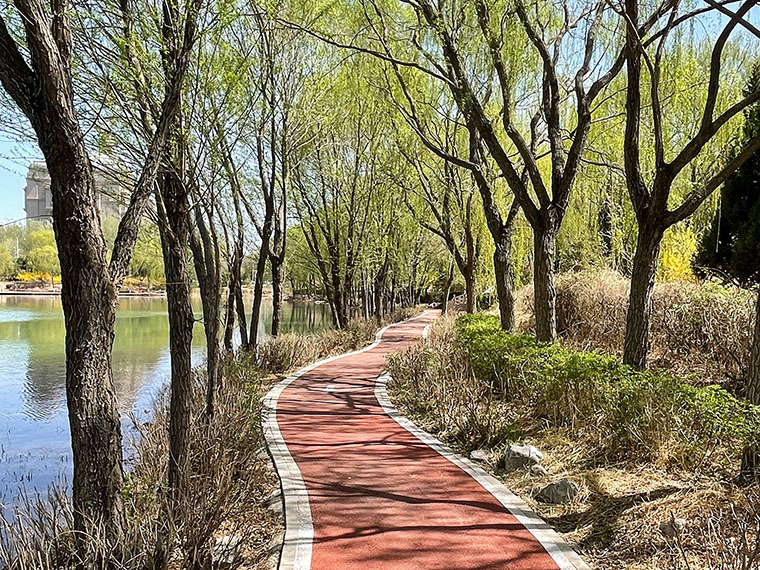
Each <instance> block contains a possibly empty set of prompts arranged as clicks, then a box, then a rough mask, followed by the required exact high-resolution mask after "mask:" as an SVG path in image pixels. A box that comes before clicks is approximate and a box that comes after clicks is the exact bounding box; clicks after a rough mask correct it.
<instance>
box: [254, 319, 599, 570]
mask: <svg viewBox="0 0 760 570" xmlns="http://www.w3.org/2000/svg"><path fill="white" fill-rule="evenodd" d="M436 315H437V312H432V311H427V312H425V313H424V314H423V315H421V316H420V317H418V318H416V319H412V320H409V321H405V322H403V323H399V324H396V325H393V326H391V327H389V328H388V329H386V330H385V331H384V333H382V339H381V340H380V341H379V342H376V343H375V344H374V345H372V346H371V347H369V349H365V350H364V351H360V352H358V353H351V354H348V355H344V356H342V357H338V358H335V359H328V360H327V361H323V362H322V363H318V364H317V365H316V366H314V367H310V368H309V369H305V371H302V372H301V373H297V374H296V375H294V376H291V377H289V378H287V379H285V380H284V381H283V382H282V383H280V385H278V386H277V387H276V388H275V389H273V390H272V392H270V394H269V395H268V396H267V399H266V402H265V403H266V404H267V406H269V407H270V408H273V409H274V410H276V412H275V413H274V414H271V413H270V414H269V416H268V418H267V420H266V424H265V431H266V434H267V441H268V443H269V446H270V450H271V452H272V455H273V457H274V459H275V464H276V467H277V470H278V472H279V474H280V476H281V479H282V485H283V492H284V497H285V517H286V534H285V543H284V545H283V551H282V553H281V559H280V569H281V570H284V569H288V570H289V569H307V568H312V569H315V570H328V569H330V570H332V569H346V570H353V569H371V568H383V569H385V568H388V569H391V568H392V569H409V570H422V569H433V568H435V569H496V568H508V569H510V570H545V569H547V570H548V569H556V568H567V569H570V568H586V566H585V564H583V562H582V561H581V559H580V558H579V557H578V556H577V555H576V554H575V553H574V552H572V551H571V550H570V549H569V548H568V547H567V546H566V545H565V544H564V543H563V542H562V541H561V539H560V538H559V537H558V536H557V535H556V534H555V533H554V532H553V531H551V529H549V528H548V527H547V526H546V525H545V524H544V523H543V522H542V521H541V520H540V519H538V518H537V517H536V516H535V515H534V514H532V513H530V512H529V511H528V510H527V507H526V506H525V505H524V503H522V502H521V501H520V500H519V499H517V498H516V497H515V496H514V495H512V494H511V493H509V491H507V490H506V489H505V488H503V487H502V486H501V485H500V484H499V483H498V482H497V481H496V480H495V479H493V478H492V477H490V476H488V475H487V474H485V472H483V471H482V470H481V469H479V468H477V467H474V466H473V465H472V464H471V463H469V462H468V461H466V460H464V461H463V460H462V459H461V458H459V457H457V456H454V455H453V454H452V453H451V452H450V451H449V450H447V449H446V448H444V447H443V446H442V444H440V443H439V442H437V441H436V440H434V439H433V438H432V437H430V436H429V435H427V434H425V433H424V432H421V431H419V430H417V429H416V428H414V426H413V425H412V424H410V423H409V422H408V421H407V420H404V419H403V418H400V416H398V415H397V413H396V412H395V409H393V408H392V406H391V404H390V403H389V402H388V401H387V399H386V398H385V396H384V394H385V391H384V388H383V387H380V389H377V390H376V388H377V387H378V386H377V382H378V376H379V375H380V374H381V373H382V371H383V368H384V367H385V361H386V357H387V356H388V355H389V354H390V353H393V352H396V351H399V350H402V349H404V348H406V347H408V346H410V345H412V344H413V343H414V342H416V341H417V340H418V339H419V338H420V337H421V335H422V332H423V329H424V328H425V327H426V326H427V325H429V324H430V323H431V322H432V321H433V320H434V319H435V316H436ZM378 397H379V398H380V401H379V400H378ZM410 430H412V431H414V432H415V433H412V431H410ZM489 489H490V490H489ZM508 507H509V508H508ZM513 513H514V514H513ZM549 552H551V553H552V554H549Z"/></svg>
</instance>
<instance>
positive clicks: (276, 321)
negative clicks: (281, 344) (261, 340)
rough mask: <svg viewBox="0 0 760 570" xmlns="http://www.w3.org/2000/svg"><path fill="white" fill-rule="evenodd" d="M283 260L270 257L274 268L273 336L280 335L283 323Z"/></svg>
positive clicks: (270, 262)
mask: <svg viewBox="0 0 760 570" xmlns="http://www.w3.org/2000/svg"><path fill="white" fill-rule="evenodd" d="M283 261H284V260H283V259H280V258H279V257H276V256H270V258H269V264H270V265H271V267H272V336H277V335H279V334H280V328H281V321H282V277H283V276H282V266H283Z"/></svg>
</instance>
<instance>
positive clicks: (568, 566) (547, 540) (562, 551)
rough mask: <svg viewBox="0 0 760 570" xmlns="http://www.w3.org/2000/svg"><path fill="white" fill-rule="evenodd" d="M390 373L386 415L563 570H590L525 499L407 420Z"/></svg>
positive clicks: (380, 396) (384, 377) (382, 395)
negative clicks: (495, 504)
mask: <svg viewBox="0 0 760 570" xmlns="http://www.w3.org/2000/svg"><path fill="white" fill-rule="evenodd" d="M430 327H431V325H428V326H427V327H425V329H424V330H423V331H422V338H423V339H425V338H427V336H428V335H429V333H430ZM390 377H391V376H390V374H389V373H388V372H383V373H382V374H381V375H380V376H379V377H378V378H377V383H376V384H375V397H376V398H377V401H378V402H379V403H380V406H381V407H382V408H383V410H384V411H385V413H386V414H388V415H389V416H390V417H391V418H393V419H394V420H395V421H396V423H398V424H399V425H400V426H401V427H402V428H404V429H405V430H406V431H408V432H409V433H411V434H412V435H414V436H415V437H416V438H417V439H419V440H420V441H421V442H422V443H424V444H425V445H427V446H429V447H431V448H432V449H433V450H435V451H436V452H437V453H438V454H440V455H441V456H443V457H445V458H446V459H448V460H449V461H451V462H452V463H453V464H454V465H456V466H457V467H459V468H460V469H462V470H463V471H464V472H465V473H467V474H468V475H470V477H472V478H473V479H475V481H477V482H478V483H480V485H481V486H482V487H483V488H484V489H485V490H486V491H488V492H489V493H491V495H493V496H494V497H495V498H496V500H498V501H499V502H500V503H501V504H502V505H504V507H505V508H506V509H507V510H508V511H509V512H510V513H512V515H513V516H514V517H515V518H516V519H517V520H518V521H519V522H520V523H521V524H522V525H523V526H524V527H525V528H526V529H528V531H529V532H530V533H531V534H532V535H533V536H534V537H535V538H536V540H537V541H538V542H539V543H541V545H542V546H543V547H544V549H545V550H546V552H547V553H548V554H549V556H551V557H552V559H553V560H554V562H556V563H557V566H559V567H560V568H561V569H562V570H590V566H589V565H588V564H586V562H585V561H584V560H583V559H582V558H581V557H580V555H579V554H578V553H577V552H575V551H574V550H573V549H572V548H571V547H570V545H568V544H567V543H566V542H565V541H564V540H563V539H562V537H561V536H559V535H558V534H557V533H556V532H555V531H554V529H552V528H551V527H550V526H549V525H548V524H546V522H544V520H543V519H541V518H540V517H539V516H538V515H537V514H536V513H535V512H534V511H533V510H532V509H531V508H530V507H529V506H528V505H527V504H526V503H525V502H524V501H523V500H522V499H520V498H519V497H518V496H517V495H515V494H514V493H512V492H511V491H510V490H509V489H508V488H507V487H506V486H505V485H504V484H503V483H502V482H501V481H499V480H498V479H496V477H494V476H493V475H491V474H490V473H488V472H486V471H485V470H484V469H483V468H481V467H479V466H477V465H475V464H474V463H472V462H471V461H470V460H469V459H466V458H464V457H462V456H461V455H459V454H457V453H455V452H454V451H453V450H452V449H451V448H449V447H448V446H447V445H445V444H443V443H442V442H441V441H439V440H438V439H436V438H435V437H433V436H432V435H431V434H429V433H428V432H426V431H425V430H423V429H420V428H419V427H417V426H416V425H415V424H414V423H412V421H411V420H409V419H407V418H405V417H404V416H402V415H401V413H400V412H399V411H398V409H397V408H396V406H394V405H393V402H391V400H390V398H389V396H388V389H387V385H388V379H389V378H390Z"/></svg>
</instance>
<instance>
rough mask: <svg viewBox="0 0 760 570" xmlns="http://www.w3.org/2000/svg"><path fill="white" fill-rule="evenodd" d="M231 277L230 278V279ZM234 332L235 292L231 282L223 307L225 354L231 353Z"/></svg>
mask: <svg viewBox="0 0 760 570" xmlns="http://www.w3.org/2000/svg"><path fill="white" fill-rule="evenodd" d="M231 280H232V279H231V278H230V281H231ZM234 333H235V294H234V293H233V290H232V283H231V282H230V284H229V285H228V287H227V302H226V304H225V307H224V337H223V339H224V340H223V341H222V346H224V351H225V352H226V353H227V354H232V349H233V347H232V336H233V335H234Z"/></svg>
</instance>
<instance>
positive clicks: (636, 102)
mask: <svg viewBox="0 0 760 570" xmlns="http://www.w3.org/2000/svg"><path fill="white" fill-rule="evenodd" d="M755 6H757V2H756V0H744V1H742V2H741V3H740V5H739V7H738V9H736V11H735V12H733V11H730V10H728V8H726V7H725V6H721V7H720V11H721V12H722V13H724V14H728V22H727V23H725V25H724V26H723V28H722V30H721V31H720V33H719V34H718V35H717V36H716V37H715V38H708V39H707V41H709V45H710V55H709V59H708V60H707V61H708V67H707V76H706V78H705V80H706V81H705V84H704V85H703V86H701V87H702V89H703V90H704V94H705V96H704V101H703V103H702V104H701V109H696V114H697V115H698V119H697V122H696V125H684V124H680V125H679V126H678V128H679V131H680V132H681V133H682V135H681V136H679V137H673V136H672V133H671V136H668V135H669V133H668V132H667V130H666V123H667V122H666V120H665V112H666V109H667V107H666V103H665V101H666V91H665V87H664V84H663V74H664V72H663V67H664V65H665V61H666V54H667V51H668V47H669V43H668V42H669V40H670V39H671V37H672V35H675V33H677V31H678V27H679V26H680V25H682V24H683V23H684V22H688V21H690V20H691V18H692V17H693V15H694V13H693V12H684V11H683V10H682V5H681V3H680V2H672V3H671V4H670V5H669V6H668V9H667V10H666V11H663V12H657V13H655V14H654V15H653V16H649V18H648V21H652V20H653V19H654V20H655V21H657V22H658V23H660V20H662V19H664V20H665V22H664V24H661V25H660V26H659V27H658V28H657V29H656V31H655V32H654V33H653V34H650V35H647V34H646V33H644V31H643V30H642V28H641V26H640V25H639V21H640V14H639V11H640V6H639V0H626V3H625V16H626V22H627V27H626V29H627V33H626V46H625V53H626V67H627V72H628V73H627V91H626V106H625V114H626V124H625V151H624V162H625V172H626V183H627V188H628V193H629V195H630V198H631V203H632V204H633V208H634V211H635V213H636V220H637V225H638V237H637V243H636V252H635V254H634V259H633V270H632V275H631V292H630V299H629V305H628V316H627V320H626V331H625V345H624V350H623V362H624V363H625V364H630V365H633V366H637V367H640V368H643V367H644V366H645V365H646V357H647V352H648V349H649V317H650V314H651V311H652V291H653V290H654V280H655V275H656V273H657V265H658V261H659V251H660V245H661V243H662V238H663V235H664V233H665V231H666V230H667V229H668V228H670V227H672V226H673V225H675V224H677V223H679V222H681V221H683V220H685V219H687V218H688V217H689V216H691V215H692V214H693V213H694V212H695V211H696V210H697V209H698V208H699V207H700V206H701V205H702V204H703V203H704V201H705V200H706V199H707V198H708V197H709V196H710V195H711V194H712V193H713V192H714V191H715V189H717V188H718V187H720V185H721V184H723V182H724V181H726V180H727V179H728V177H729V176H730V175H731V173H733V172H734V171H735V170H736V169H737V168H739V167H740V166H741V165H742V164H744V162H746V161H747V160H748V159H749V158H750V157H751V156H752V155H753V154H754V153H755V152H757V150H758V149H760V136H755V137H753V138H750V139H748V140H745V141H743V142H742V143H741V144H740V147H739V148H738V149H737V151H736V152H735V154H734V155H733V156H732V157H731V158H730V159H729V160H727V161H726V162H725V163H720V162H719V163H717V165H716V168H715V169H714V170H713V172H711V173H710V174H709V175H708V176H707V177H705V178H704V179H703V180H690V185H691V188H690V190H689V191H688V192H687V193H686V196H685V197H684V198H683V199H680V200H678V201H677V202H676V201H674V200H673V199H672V192H673V189H674V186H675V185H676V183H677V181H678V180H679V177H682V175H683V173H684V172H685V170H686V169H687V167H688V166H689V165H690V164H693V162H694V161H695V160H696V159H697V158H698V156H699V155H700V153H701V152H702V151H703V150H704V149H705V148H706V147H708V145H709V143H710V142H711V141H712V140H713V139H714V138H715V137H716V136H717V135H718V134H719V133H721V132H722V131H723V130H724V129H728V128H731V125H732V119H734V118H735V117H739V116H741V113H742V112H743V111H744V110H745V109H747V108H748V107H749V106H750V105H752V104H754V103H756V102H757V101H760V89H757V88H755V89H753V90H750V91H749V92H746V93H744V94H743V95H740V96H739V97H737V98H736V99H735V100H733V101H730V102H726V101H722V102H721V101H720V100H719V99H720V94H721V83H722V76H721V69H722V65H723V62H724V51H725V48H726V46H727V45H728V43H729V39H730V37H731V35H732V33H733V32H734V31H735V30H736V29H737V28H740V29H741V28H742V27H745V28H746V29H747V30H748V31H749V33H751V34H754V35H756V36H757V37H760V32H758V31H757V30H756V29H755V28H754V27H753V26H752V25H751V24H750V23H749V19H748V17H749V14H750V10H752V8H753V7H755ZM650 29H651V26H650ZM643 66H645V68H646V73H643V72H642V67H643ZM642 89H646V91H647V92H648V95H649V106H648V107H647V103H646V101H643V100H642ZM692 97H694V99H696V100H697V101H698V100H699V99H698V98H697V97H695V96H694V90H692ZM719 103H722V104H720V105H719ZM646 108H649V109H650V113H651V124H647V128H651V130H652V134H653V138H654V145H653V148H652V150H653V154H654V165H653V169H652V173H651V174H647V173H646V172H645V169H644V168H643V167H642V148H641V129H642V112H643V111H644V110H645V109H646ZM694 127H695V128H694ZM684 135H685V136H684ZM672 141H674V142H675V143H676V144H672ZM679 147H680V148H679Z"/></svg>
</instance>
